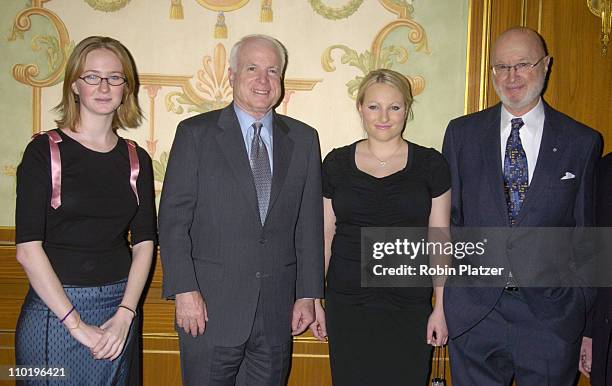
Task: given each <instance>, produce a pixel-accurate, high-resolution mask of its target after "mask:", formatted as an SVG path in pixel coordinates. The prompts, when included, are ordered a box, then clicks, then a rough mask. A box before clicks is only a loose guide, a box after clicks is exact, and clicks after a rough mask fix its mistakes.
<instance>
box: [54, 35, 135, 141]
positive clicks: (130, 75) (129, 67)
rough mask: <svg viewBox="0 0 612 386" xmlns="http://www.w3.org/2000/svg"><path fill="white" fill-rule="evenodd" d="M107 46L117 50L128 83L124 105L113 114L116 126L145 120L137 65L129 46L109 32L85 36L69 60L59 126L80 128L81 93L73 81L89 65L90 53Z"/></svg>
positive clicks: (114, 127) (114, 50)
mask: <svg viewBox="0 0 612 386" xmlns="http://www.w3.org/2000/svg"><path fill="white" fill-rule="evenodd" d="M101 48H103V49H106V50H109V51H111V52H112V53H114V54H115V55H116V56H117V58H118V59H119V61H120V62H121V65H122V66H123V74H124V76H125V79H126V83H125V84H124V86H123V98H122V100H121V105H120V106H119V107H118V108H117V110H116V111H115V115H114V116H113V122H112V128H113V130H117V129H123V128H131V127H138V126H139V125H140V122H141V121H142V111H141V109H140V106H139V105H138V97H137V94H138V81H137V78H136V66H135V65H134V60H133V59H132V56H131V55H130V53H129V52H128V50H127V49H126V48H125V47H124V46H123V45H122V44H121V43H120V42H119V41H118V40H115V39H113V38H109V37H106V36H90V37H88V38H85V39H83V40H81V42H80V43H79V44H77V46H76V47H74V50H73V51H72V54H70V57H69V58H68V61H67V62H66V71H65V73H64V85H63V87H62V101H61V102H60V103H59V104H58V105H57V106H56V107H55V110H56V111H57V112H58V113H59V115H60V118H59V119H57V120H56V121H55V123H57V125H58V127H67V128H69V129H70V130H71V131H76V127H77V126H78V124H79V121H80V110H79V102H78V96H77V95H76V94H75V93H74V91H73V90H72V84H73V83H74V82H76V81H77V79H79V77H80V76H81V73H82V72H83V67H85V60H86V59H87V54H89V53H90V52H91V51H94V50H97V49H101Z"/></svg>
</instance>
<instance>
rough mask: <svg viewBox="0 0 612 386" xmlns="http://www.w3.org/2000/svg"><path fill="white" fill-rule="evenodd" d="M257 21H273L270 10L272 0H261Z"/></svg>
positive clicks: (272, 14) (272, 12)
mask: <svg viewBox="0 0 612 386" xmlns="http://www.w3.org/2000/svg"><path fill="white" fill-rule="evenodd" d="M259 21H260V22H262V23H272V21H274V11H272V0H261V10H260V12H259Z"/></svg>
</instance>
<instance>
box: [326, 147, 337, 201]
mask: <svg viewBox="0 0 612 386" xmlns="http://www.w3.org/2000/svg"><path fill="white" fill-rule="evenodd" d="M337 153H338V151H337V150H336V149H333V150H332V151H330V152H329V153H328V154H327V156H325V159H324V160H323V173H322V184H323V197H325V198H334V180H333V176H334V175H335V174H336V173H337V172H338V170H337V168H338V162H337V158H338V157H337V155H338V154H337Z"/></svg>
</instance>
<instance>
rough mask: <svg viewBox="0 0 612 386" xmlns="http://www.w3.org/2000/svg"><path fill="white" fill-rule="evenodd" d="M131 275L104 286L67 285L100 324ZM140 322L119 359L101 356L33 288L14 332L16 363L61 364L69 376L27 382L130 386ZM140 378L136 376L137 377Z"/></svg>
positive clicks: (86, 315)
mask: <svg viewBox="0 0 612 386" xmlns="http://www.w3.org/2000/svg"><path fill="white" fill-rule="evenodd" d="M125 286H126V280H123V281H120V282H117V283H113V284H109V285H103V286H99V287H74V286H64V291H65V292H66V295H67V296H68V298H69V299H70V301H71V302H72V304H73V305H74V306H75V308H76V310H77V311H78V312H79V315H80V316H81V319H82V320H83V321H84V322H85V323H87V324H90V325H95V326H100V325H101V324H103V323H104V322H106V321H107V320H108V319H110V318H111V317H112V316H113V315H114V314H115V312H116V311H117V306H118V305H119V304H121V300H122V299H123V293H124V292H125ZM138 325H139V320H138V319H136V318H135V319H134V321H133V322H132V326H131V328H130V332H129V334H128V337H127V341H126V343H125V347H124V349H123V352H122V353H121V355H120V356H119V357H118V358H117V359H115V360H114V361H110V360H108V359H102V360H97V359H94V358H93V357H92V356H91V353H90V351H89V348H87V347H85V346H83V345H82V344H80V343H79V342H78V341H77V340H76V339H74V338H73V337H72V336H71V335H70V333H69V332H68V329H66V328H65V327H64V326H63V325H62V324H60V322H59V319H58V318H57V317H56V316H55V314H54V313H53V312H51V310H49V308H48V307H47V306H46V305H45V303H44V302H43V301H42V300H41V299H40V298H39V297H38V295H36V292H35V291H34V290H33V289H32V288H30V290H29V291H28V294H27V296H26V298H25V300H24V303H23V306H22V308H21V314H20V315H19V321H18V322H17V329H16V333H15V353H16V360H17V365H19V366H36V367H60V368H64V369H65V373H66V377H65V378H63V379H61V378H57V379H55V378H53V377H47V378H45V379H42V380H28V381H24V382H23V383H20V384H26V385H54V384H55V385H78V386H81V385H88V386H89V385H100V386H102V385H128V384H130V383H132V382H130V381H129V379H130V370H132V371H134V369H135V370H137V371H138V341H137V339H138V333H137V331H138ZM136 378H137V376H136Z"/></svg>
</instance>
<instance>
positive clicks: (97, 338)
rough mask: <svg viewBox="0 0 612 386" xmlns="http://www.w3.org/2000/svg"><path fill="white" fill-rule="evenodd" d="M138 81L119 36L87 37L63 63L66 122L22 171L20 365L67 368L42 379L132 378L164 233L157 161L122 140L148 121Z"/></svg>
mask: <svg viewBox="0 0 612 386" xmlns="http://www.w3.org/2000/svg"><path fill="white" fill-rule="evenodd" d="M136 87H137V82H136V74H135V68H134V65H133V63H132V60H131V57H130V55H129V53H128V52H127V50H126V49H125V47H123V46H122V45H121V43H119V42H118V41H116V40H114V39H111V38H108V37H99V36H92V37H89V38H86V39H85V40H83V41H81V42H80V43H79V44H78V45H77V46H76V47H75V48H74V51H73V52H72V54H71V55H70V58H69V59H68V61H67V64H66V72H65V76H64V86H63V99H62V102H61V103H60V104H59V106H58V111H59V112H60V119H59V120H58V121H57V124H58V129H55V130H51V131H48V132H46V133H43V134H40V135H38V136H37V137H35V138H34V139H33V140H32V142H30V144H29V145H28V147H27V148H26V150H25V152H24V155H23V160H22V162H21V164H20V165H19V168H18V170H17V210H16V227H15V228H16V244H17V260H18V261H19V262H20V263H21V265H22V266H23V268H24V270H25V272H26V274H27V276H28V279H29V280H30V291H29V292H28V294H27V296H26V299H25V301H24V304H23V307H22V309H21V314H20V316H19V321H18V324H17V329H16V338H15V339H16V342H15V346H16V347H15V348H16V359H17V364H18V365H23V366H37V367H54V368H61V369H63V371H64V372H65V375H66V378H64V379H62V378H47V379H46V380H44V379H43V380H41V381H40V382H41V383H40V384H46V381H47V380H58V381H60V383H61V384H66V385H127V384H134V383H133V381H130V380H129V376H130V369H131V368H134V365H135V363H133V361H137V360H138V351H137V345H138V336H137V335H138V330H137V326H138V320H135V318H137V314H138V312H137V307H138V302H139V300H140V296H141V294H142V291H143V288H144V285H145V282H146V280H147V277H148V274H149V269H150V266H151V261H152V257H153V249H154V243H155V239H156V221H155V203H154V192H153V178H152V167H151V159H150V157H149V155H148V154H147V153H146V151H144V150H143V149H141V148H139V147H138V146H137V145H136V144H135V143H134V142H132V141H128V140H124V139H122V138H120V137H119V136H118V135H117V129H120V128H127V127H136V126H138V125H139V124H140V121H141V117H142V115H141V112H140V108H139V107H138V102H137V99H136ZM128 230H129V231H130V232H131V233H130V242H131V248H130V246H129V244H128ZM136 365H137V363H136ZM136 368H137V367H136ZM36 382H38V381H32V384H38V383H36Z"/></svg>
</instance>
